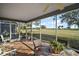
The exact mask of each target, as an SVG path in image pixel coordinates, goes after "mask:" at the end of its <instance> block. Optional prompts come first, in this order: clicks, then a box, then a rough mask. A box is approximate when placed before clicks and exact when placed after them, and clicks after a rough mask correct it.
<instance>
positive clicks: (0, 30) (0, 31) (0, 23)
mask: <svg viewBox="0 0 79 59" xmlns="http://www.w3.org/2000/svg"><path fill="white" fill-rule="evenodd" d="M0 33H1V22H0Z"/></svg>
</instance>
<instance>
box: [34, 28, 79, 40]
mask: <svg viewBox="0 0 79 59" xmlns="http://www.w3.org/2000/svg"><path fill="white" fill-rule="evenodd" d="M33 33H34V34H39V30H35V29H34V30H33ZM41 33H42V34H43V35H44V34H45V35H50V36H55V35H56V33H55V30H53V29H42V30H41ZM57 35H58V37H61V38H67V39H70V40H71V39H73V40H79V30H58V33H57Z"/></svg>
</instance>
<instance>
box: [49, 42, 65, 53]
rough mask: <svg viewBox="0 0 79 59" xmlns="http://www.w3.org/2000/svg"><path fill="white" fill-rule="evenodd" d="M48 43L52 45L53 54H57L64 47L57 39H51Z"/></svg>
mask: <svg viewBox="0 0 79 59" xmlns="http://www.w3.org/2000/svg"><path fill="white" fill-rule="evenodd" d="M50 44H51V46H52V47H53V53H55V54H59V53H60V52H61V51H62V50H63V49H64V46H63V44H61V43H59V42H58V41H51V42H50Z"/></svg>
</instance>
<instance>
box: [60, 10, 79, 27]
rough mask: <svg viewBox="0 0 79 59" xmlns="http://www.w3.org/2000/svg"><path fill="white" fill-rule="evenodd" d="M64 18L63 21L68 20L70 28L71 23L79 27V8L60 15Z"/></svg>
mask: <svg viewBox="0 0 79 59" xmlns="http://www.w3.org/2000/svg"><path fill="white" fill-rule="evenodd" d="M60 18H61V19H62V20H61V22H62V23H63V22H67V24H68V28H70V26H71V25H73V24H76V25H77V26H78V28H79V10H73V11H69V12H66V13H64V14H62V15H61V16H60Z"/></svg>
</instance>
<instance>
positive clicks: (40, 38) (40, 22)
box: [40, 20, 42, 44]
mask: <svg viewBox="0 0 79 59" xmlns="http://www.w3.org/2000/svg"><path fill="white" fill-rule="evenodd" d="M41 43H42V38H41V20H40V44H41Z"/></svg>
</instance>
